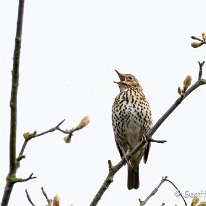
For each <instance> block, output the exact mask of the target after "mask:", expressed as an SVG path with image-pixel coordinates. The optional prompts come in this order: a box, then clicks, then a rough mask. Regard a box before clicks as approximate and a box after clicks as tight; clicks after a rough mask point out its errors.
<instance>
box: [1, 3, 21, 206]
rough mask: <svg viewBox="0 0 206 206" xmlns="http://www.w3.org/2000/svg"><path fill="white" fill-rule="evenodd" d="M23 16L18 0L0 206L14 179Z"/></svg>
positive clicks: (11, 187) (6, 200) (4, 201)
mask: <svg viewBox="0 0 206 206" xmlns="http://www.w3.org/2000/svg"><path fill="white" fill-rule="evenodd" d="M23 14H24V0H19V7H18V17H17V27H16V38H15V47H14V54H13V70H12V87H11V99H10V110H11V111H10V112H11V114H10V146H9V150H10V152H9V161H10V163H9V174H8V176H7V179H6V186H5V189H4V194H3V198H2V202H1V205H2V206H6V205H8V202H9V198H10V195H11V192H12V189H13V186H14V183H15V179H16V168H17V167H16V129H17V92H18V85H19V62H20V51H21V36H22V25H23Z"/></svg>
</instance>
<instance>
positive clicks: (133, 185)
mask: <svg viewBox="0 0 206 206" xmlns="http://www.w3.org/2000/svg"><path fill="white" fill-rule="evenodd" d="M127 187H128V189H129V190H131V189H138V188H139V165H135V168H134V167H133V168H132V167H131V166H130V165H128V179H127Z"/></svg>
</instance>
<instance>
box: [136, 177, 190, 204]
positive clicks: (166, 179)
mask: <svg viewBox="0 0 206 206" xmlns="http://www.w3.org/2000/svg"><path fill="white" fill-rule="evenodd" d="M164 182H169V183H170V184H172V185H173V187H174V188H175V189H176V190H177V191H178V194H180V196H181V198H182V200H183V201H184V204H185V206H187V203H186V201H185V199H184V197H183V196H182V194H181V193H180V190H179V189H178V187H177V186H176V185H175V184H174V183H173V182H172V181H171V180H169V179H168V178H167V176H165V177H163V178H162V180H161V181H160V183H159V184H158V186H157V187H156V188H155V189H154V190H153V191H152V192H151V193H150V194H149V195H148V196H147V198H146V199H145V200H144V201H142V200H140V199H139V201H140V206H144V205H145V204H146V203H147V202H148V200H149V199H150V198H151V197H152V196H154V195H155V194H156V193H157V191H158V190H159V188H160V187H161V185H162V184H163V183H164ZM163 204H164V203H163Z"/></svg>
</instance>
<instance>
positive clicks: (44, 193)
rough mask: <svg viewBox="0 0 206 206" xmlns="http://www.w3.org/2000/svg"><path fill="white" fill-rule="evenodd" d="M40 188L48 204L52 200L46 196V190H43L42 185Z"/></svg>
mask: <svg viewBox="0 0 206 206" xmlns="http://www.w3.org/2000/svg"><path fill="white" fill-rule="evenodd" d="M41 190H42V193H43V195H44V197H45V198H46V201H47V203H48V206H50V205H51V204H52V200H51V199H49V198H48V196H47V194H46V192H45V191H44V188H43V187H41Z"/></svg>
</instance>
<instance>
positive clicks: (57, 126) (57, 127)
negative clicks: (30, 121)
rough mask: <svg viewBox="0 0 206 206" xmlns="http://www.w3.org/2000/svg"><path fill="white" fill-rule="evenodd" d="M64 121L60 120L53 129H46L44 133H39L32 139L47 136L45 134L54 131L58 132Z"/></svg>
mask: <svg viewBox="0 0 206 206" xmlns="http://www.w3.org/2000/svg"><path fill="white" fill-rule="evenodd" d="M64 121H65V119H64V120H62V121H61V122H60V123H59V124H57V125H56V126H55V127H53V128H51V129H48V130H47V131H45V132H41V133H39V134H35V135H34V136H33V137H32V138H35V137H39V136H42V135H45V134H47V133H50V132H54V131H56V130H59V126H60V125H61V124H63V122H64Z"/></svg>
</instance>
